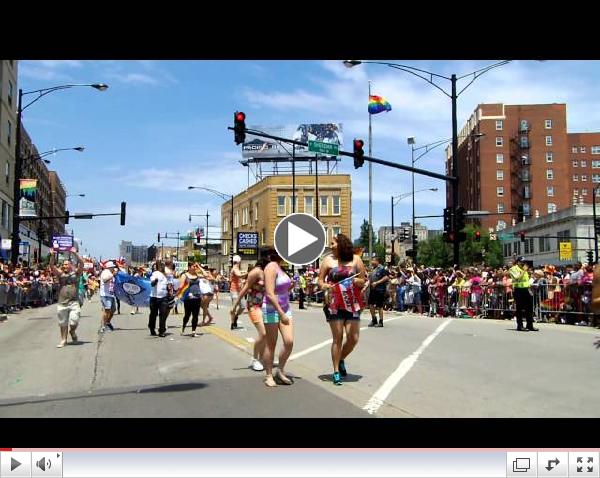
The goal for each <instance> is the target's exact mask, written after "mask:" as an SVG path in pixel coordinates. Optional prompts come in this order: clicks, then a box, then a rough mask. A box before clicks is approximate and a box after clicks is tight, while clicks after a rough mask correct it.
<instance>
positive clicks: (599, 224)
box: [594, 216, 600, 235]
mask: <svg viewBox="0 0 600 478" xmlns="http://www.w3.org/2000/svg"><path fill="white" fill-rule="evenodd" d="M594 230H595V231H596V235H600V216H599V217H597V218H596V221H595V222H594Z"/></svg>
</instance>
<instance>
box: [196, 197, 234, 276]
mask: <svg viewBox="0 0 600 478" xmlns="http://www.w3.org/2000/svg"><path fill="white" fill-rule="evenodd" d="M188 189H200V190H202V191H208V192H209V193H213V194H215V195H216V196H219V197H220V198H222V199H226V200H228V201H229V200H230V201H231V251H230V253H229V256H230V257H231V261H230V262H231V268H232V269H233V241H234V237H233V199H234V197H235V196H234V195H233V194H226V193H222V192H221V191H217V190H215V189H210V188H205V187H203V186H188ZM206 232H207V234H208V231H206Z"/></svg>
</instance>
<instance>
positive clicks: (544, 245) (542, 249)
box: [538, 236, 550, 252]
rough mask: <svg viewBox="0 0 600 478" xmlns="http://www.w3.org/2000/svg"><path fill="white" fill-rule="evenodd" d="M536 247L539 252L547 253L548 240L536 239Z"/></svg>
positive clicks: (545, 237)
mask: <svg viewBox="0 0 600 478" xmlns="http://www.w3.org/2000/svg"><path fill="white" fill-rule="evenodd" d="M538 245H539V249H540V252H547V251H549V250H550V238H549V237H547V236H544V237H540V238H538Z"/></svg>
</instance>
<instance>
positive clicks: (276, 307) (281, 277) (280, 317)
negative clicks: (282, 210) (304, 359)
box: [234, 249, 294, 387]
mask: <svg viewBox="0 0 600 478" xmlns="http://www.w3.org/2000/svg"><path fill="white" fill-rule="evenodd" d="M265 255H266V256H267V257H268V258H269V263H268V264H267V266H266V267H265V297H264V300H263V321H264V323H265V330H266V345H265V349H264V352H263V365H264V367H265V372H266V377H265V385H266V386H267V387H275V386H276V385H277V384H276V382H275V380H274V379H273V357H274V355H275V347H276V345H277V331H278V330H279V332H280V333H281V338H282V340H283V348H282V349H281V352H280V353H279V366H278V370H277V377H278V378H279V380H280V382H281V383H283V384H284V385H291V384H292V383H293V382H292V380H290V378H288V377H287V376H286V375H285V364H286V362H287V359H288V358H289V356H290V354H291V353H292V348H293V346H294V326H293V322H292V308H291V306H290V289H291V288H292V280H291V279H290V277H289V276H288V275H287V274H286V273H285V272H284V271H283V269H282V268H281V264H282V263H283V259H282V258H281V257H280V256H279V254H278V253H277V251H276V250H275V249H269V250H267V251H265ZM239 297H241V296H239ZM234 313H235V312H234Z"/></svg>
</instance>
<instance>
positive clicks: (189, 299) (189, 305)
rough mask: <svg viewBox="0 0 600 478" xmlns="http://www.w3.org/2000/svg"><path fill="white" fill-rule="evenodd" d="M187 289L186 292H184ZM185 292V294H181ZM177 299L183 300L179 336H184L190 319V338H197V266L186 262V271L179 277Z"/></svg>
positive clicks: (198, 283)
mask: <svg viewBox="0 0 600 478" xmlns="http://www.w3.org/2000/svg"><path fill="white" fill-rule="evenodd" d="M186 288H187V290H186ZM182 291H185V292H182ZM177 295H178V297H179V298H181V299H182V300H183V310H184V314H183V324H182V326H181V335H184V334H185V328H186V326H187V324H188V322H189V320H190V316H191V317H192V336H193V337H197V336H198V334H197V333H196V327H198V315H199V314H200V301H201V299H202V294H201V292H200V277H199V276H198V268H197V264H195V263H194V262H188V270H187V272H185V273H184V274H182V275H181V277H180V286H179V292H178V294H177Z"/></svg>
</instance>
